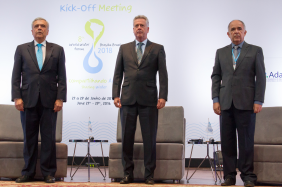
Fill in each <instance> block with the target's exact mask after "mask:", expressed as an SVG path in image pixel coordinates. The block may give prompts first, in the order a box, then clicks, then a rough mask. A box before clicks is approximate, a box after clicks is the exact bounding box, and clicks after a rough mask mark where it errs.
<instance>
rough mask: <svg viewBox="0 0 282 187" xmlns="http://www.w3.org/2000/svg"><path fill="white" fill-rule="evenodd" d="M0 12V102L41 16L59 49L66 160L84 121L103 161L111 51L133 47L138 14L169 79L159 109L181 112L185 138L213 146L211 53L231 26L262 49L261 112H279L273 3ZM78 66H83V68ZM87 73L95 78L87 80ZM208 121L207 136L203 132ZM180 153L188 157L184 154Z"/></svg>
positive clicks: (65, 5) (277, 15)
mask: <svg viewBox="0 0 282 187" xmlns="http://www.w3.org/2000/svg"><path fill="white" fill-rule="evenodd" d="M0 6H1V7H2V9H1V13H0V14H1V16H0V23H1V31H0V32H1V45H0V51H1V60H0V67H1V68H0V85H1V92H0V103H1V104H13V103H12V102H11V73H12V68H13V62H14V61H13V56H14V53H15V49H16V47H17V45H19V44H22V43H26V42H31V41H32V40H33V37H32V35H31V22H32V20H33V19H34V18H36V17H39V16H40V17H44V18H45V19H47V20H48V21H49V23H50V31H49V35H48V36H47V41H49V42H54V43H57V44H59V45H61V46H63V47H64V49H65V55H66V71H67V83H68V94H67V99H68V101H67V103H65V104H64V110H63V142H64V143H66V144H68V147H69V149H68V150H69V155H70V156H71V155H72V153H73V148H74V144H73V143H69V142H68V140H69V139H75V138H87V137H88V121H89V118H90V121H91V125H92V129H93V132H92V134H91V135H93V136H94V137H95V139H107V140H109V143H108V144H104V153H105V155H106V156H108V152H109V145H110V143H112V142H116V122H117V111H118V109H117V108H115V107H114V105H113V101H112V100H110V99H111V91H112V83H111V81H112V77H113V72H114V67H115V60H116V57H117V53H118V50H119V45H120V44H124V43H128V42H131V41H133V40H134V35H133V30H132V28H133V25H132V24H133V23H132V20H133V18H134V17H135V16H136V15H139V14H144V15H146V16H147V17H148V18H149V21H150V32H149V34H148V38H149V40H151V41H153V42H156V43H159V44H162V45H164V47H165V51H166V57H167V69H168V75H169V95H168V102H167V106H183V107H184V111H185V118H186V122H187V124H186V127H187V128H186V139H190V138H200V137H204V138H205V139H207V136H208V138H209V137H213V138H215V140H219V117H218V116H217V115H215V114H214V113H213V110H212V100H211V79H210V76H211V73H212V67H213V64H214V57H215V52H216V49H218V48H221V47H223V46H226V45H228V44H230V39H229V38H228V36H227V25H228V23H229V22H230V21H231V20H233V19H241V20H243V21H244V22H245V24H246V29H247V35H246V37H245V41H246V42H248V43H250V44H255V45H258V46H261V47H262V48H263V52H264V58H265V66H266V77H267V86H266V95H265V103H264V106H265V107H269V106H281V105H282V100H281V99H280V96H281V92H282V63H281V60H282V53H281V51H282V47H281V42H282V37H281V36H282V35H281V33H282V25H281V24H280V23H281V22H282V12H281V6H282V2H281V1H279V0H272V1H267V0H249V1H246V0H237V1H236V2H235V1H226V0H198V1H195V0H174V1H172V0H171V1H169V0H165V1H164V0H154V1H151V0H143V1H133V0H118V1H117V0H107V1H105V0H95V1H93V0H80V1H75V0H60V1H58V0H49V1H34V0H25V1H21V0H9V1H0ZM87 22H88V24H86V23H87ZM103 29H104V32H103ZM92 31H94V39H93V38H92V37H91V33H92ZM99 34H100V36H101V37H99V36H98V35H99ZM97 36H98V37H97ZM97 38H98V39H97ZM95 41H96V45H95V47H94V49H93V50H92V51H91V48H92V46H93V45H94V43H95ZM88 53H89V55H90V56H89V59H88V58H86V56H87V54H88ZM94 53H95V55H96V56H97V57H95V56H94ZM98 59H100V64H99V60H98ZM84 63H85V65H87V66H88V65H89V67H88V68H84V65H83V64H84ZM101 65H102V66H101ZM95 67H98V68H96V69H95ZM99 67H100V68H99ZM97 69H98V70H97ZM90 70H91V71H92V70H93V71H96V72H95V73H89V71H90ZM16 117H20V116H16ZM208 119H209V121H210V122H211V126H212V128H213V134H207V133H206V131H205V130H206V127H207V122H208ZM186 147H187V148H186V157H189V154H190V148H189V146H188V145H186ZM85 154H86V144H83V143H80V144H78V146H77V152H76V155H77V156H84V155H85ZM91 154H92V156H101V152H100V145H99V144H92V145H91ZM205 155H206V147H205V146H201V145H199V146H195V148H194V154H193V157H204V156H205Z"/></svg>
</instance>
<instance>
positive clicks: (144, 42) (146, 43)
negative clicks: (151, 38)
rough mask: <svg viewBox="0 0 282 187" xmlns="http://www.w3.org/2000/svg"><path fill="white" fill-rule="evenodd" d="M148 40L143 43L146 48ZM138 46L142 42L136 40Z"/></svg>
mask: <svg viewBox="0 0 282 187" xmlns="http://www.w3.org/2000/svg"><path fill="white" fill-rule="evenodd" d="M147 41H148V39H146V40H144V41H143V42H142V43H143V44H144V46H146V44H147ZM135 42H136V45H138V44H139V43H140V42H139V41H138V40H135Z"/></svg>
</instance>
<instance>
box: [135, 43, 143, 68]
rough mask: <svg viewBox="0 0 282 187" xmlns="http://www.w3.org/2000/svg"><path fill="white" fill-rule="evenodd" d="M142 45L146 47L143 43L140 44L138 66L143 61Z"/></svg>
mask: <svg viewBox="0 0 282 187" xmlns="http://www.w3.org/2000/svg"><path fill="white" fill-rule="evenodd" d="M142 45H144V44H143V43H142V42H140V43H138V47H137V60H138V65H140V63H141V60H142V55H143V54H142Z"/></svg>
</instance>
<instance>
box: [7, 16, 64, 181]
mask: <svg viewBox="0 0 282 187" xmlns="http://www.w3.org/2000/svg"><path fill="white" fill-rule="evenodd" d="M31 26H32V30H31V33H32V35H33V37H34V41H32V42H29V43H25V44H22V45H19V46H18V47H17V50H16V53H15V57H14V68H13V74H12V101H14V102H15V107H16V109H17V110H19V111H20V116H21V122H22V128H23V133H24V150H23V154H24V161H25V165H24V168H23V169H22V176H21V177H20V178H18V179H17V180H16V182H18V183H20V182H29V181H32V180H33V177H34V175H35V169H36V162H37V155H38V153H37V150H38V133H39V127H40V134H41V154H40V155H41V157H40V166H41V173H42V175H43V176H44V180H45V182H47V183H53V182H55V178H54V176H55V173H56V170H57V165H56V145H55V138H56V137H55V134H56V122H57V112H58V111H60V110H61V109H62V107H63V102H66V100H67V98H66V93H67V83H66V70H65V53H64V49H63V48H62V47H61V46H59V45H57V44H54V43H49V42H47V41H46V36H47V35H48V33H49V24H48V22H47V21H46V20H45V19H43V18H36V19H35V20H34V21H33V22H32V25H31Z"/></svg>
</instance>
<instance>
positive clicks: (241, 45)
mask: <svg viewBox="0 0 282 187" xmlns="http://www.w3.org/2000/svg"><path fill="white" fill-rule="evenodd" d="M244 42H245V41H242V42H241V43H240V44H239V45H238V46H239V47H240V48H241V49H242V47H243V44H244ZM234 46H235V44H234V43H232V48H233V47H234Z"/></svg>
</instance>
